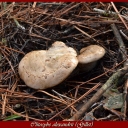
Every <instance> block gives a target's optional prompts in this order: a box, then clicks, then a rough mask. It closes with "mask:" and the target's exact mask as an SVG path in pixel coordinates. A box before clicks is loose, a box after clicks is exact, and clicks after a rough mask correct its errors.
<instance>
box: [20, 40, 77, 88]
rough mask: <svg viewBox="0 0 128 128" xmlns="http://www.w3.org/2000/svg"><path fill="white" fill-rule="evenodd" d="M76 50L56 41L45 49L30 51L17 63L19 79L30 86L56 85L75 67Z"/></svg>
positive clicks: (44, 86)
mask: <svg viewBox="0 0 128 128" xmlns="http://www.w3.org/2000/svg"><path fill="white" fill-rule="evenodd" d="M76 56H77V53H76V51H75V50H74V49H73V48H71V47H67V46H66V45H65V44H64V43H63V42H60V41H57V42H55V43H53V45H52V47H51V48H50V49H49V50H47V51H45V50H39V51H32V52H30V53H28V54H26V55H25V56H24V57H23V59H22V60H21V61H20V63H19V67H18V71H19V75H20V77H21V79H22V80H23V81H24V82H25V84H26V85H28V86H29V87H31V88H34V89H46V88H49V87H53V86H55V85H58V84H59V83H61V82H62V81H63V80H65V79H66V78H67V77H68V76H69V75H70V74H71V72H72V71H73V70H74V69H75V68H76V66H77V64H78V60H77V58H76Z"/></svg>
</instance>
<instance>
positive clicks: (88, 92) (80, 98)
mask: <svg viewBox="0 0 128 128" xmlns="http://www.w3.org/2000/svg"><path fill="white" fill-rule="evenodd" d="M99 86H100V84H97V85H95V86H94V87H93V88H91V89H90V90H89V91H87V92H86V93H85V94H84V95H82V96H81V97H79V98H78V99H77V100H75V101H74V102H72V103H71V104H69V105H68V106H67V107H66V108H64V109H63V110H61V111H60V112H58V113H57V114H56V115H54V116H53V117H52V118H50V119H49V120H52V119H53V118H54V117H56V116H58V115H59V114H61V113H62V112H63V111H64V110H66V109H67V108H69V107H70V106H72V105H73V104H75V103H77V102H78V101H80V100H82V99H83V98H85V96H87V95H88V94H90V93H91V92H92V91H93V90H95V89H96V88H98V87H99Z"/></svg>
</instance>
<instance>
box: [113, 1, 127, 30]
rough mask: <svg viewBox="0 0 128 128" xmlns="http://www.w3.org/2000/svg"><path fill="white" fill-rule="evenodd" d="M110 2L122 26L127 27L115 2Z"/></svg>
mask: <svg viewBox="0 0 128 128" xmlns="http://www.w3.org/2000/svg"><path fill="white" fill-rule="evenodd" d="M111 4H112V6H113V8H114V10H115V11H116V13H117V15H118V16H119V18H120V19H121V21H122V22H123V24H124V26H125V27H126V29H128V26H127V24H126V23H125V21H124V19H123V18H122V17H121V15H120V13H119V11H118V10H117V8H116V6H115V4H114V3H113V2H111Z"/></svg>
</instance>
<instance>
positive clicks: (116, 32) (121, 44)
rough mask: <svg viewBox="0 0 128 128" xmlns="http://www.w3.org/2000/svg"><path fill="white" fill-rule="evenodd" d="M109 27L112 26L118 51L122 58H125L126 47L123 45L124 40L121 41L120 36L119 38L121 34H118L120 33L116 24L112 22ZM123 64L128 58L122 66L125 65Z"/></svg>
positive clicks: (127, 61) (126, 63) (127, 62)
mask: <svg viewBox="0 0 128 128" xmlns="http://www.w3.org/2000/svg"><path fill="white" fill-rule="evenodd" d="M111 28H112V30H113V33H114V35H115V37H116V40H117V42H118V44H119V49H120V51H121V54H122V58H123V60H125V59H127V51H126V47H125V45H124V42H123V40H122V38H121V36H120V33H119V31H118V29H117V27H116V25H115V24H112V25H111ZM125 65H128V60H126V61H125V62H124V66H125Z"/></svg>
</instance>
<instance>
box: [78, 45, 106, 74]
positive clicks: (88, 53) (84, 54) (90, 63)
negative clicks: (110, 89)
mask: <svg viewBox="0 0 128 128" xmlns="http://www.w3.org/2000/svg"><path fill="white" fill-rule="evenodd" d="M104 55H105V49H104V48H103V47H101V46H98V45H90V46H87V47H85V48H82V49H81V50H80V55H78V56H77V59H78V62H79V66H78V67H79V70H80V71H82V72H83V71H84V72H88V71H90V70H91V69H93V68H94V67H95V65H96V63H97V61H98V60H99V59H101V58H102V57H103V56H104Z"/></svg>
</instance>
